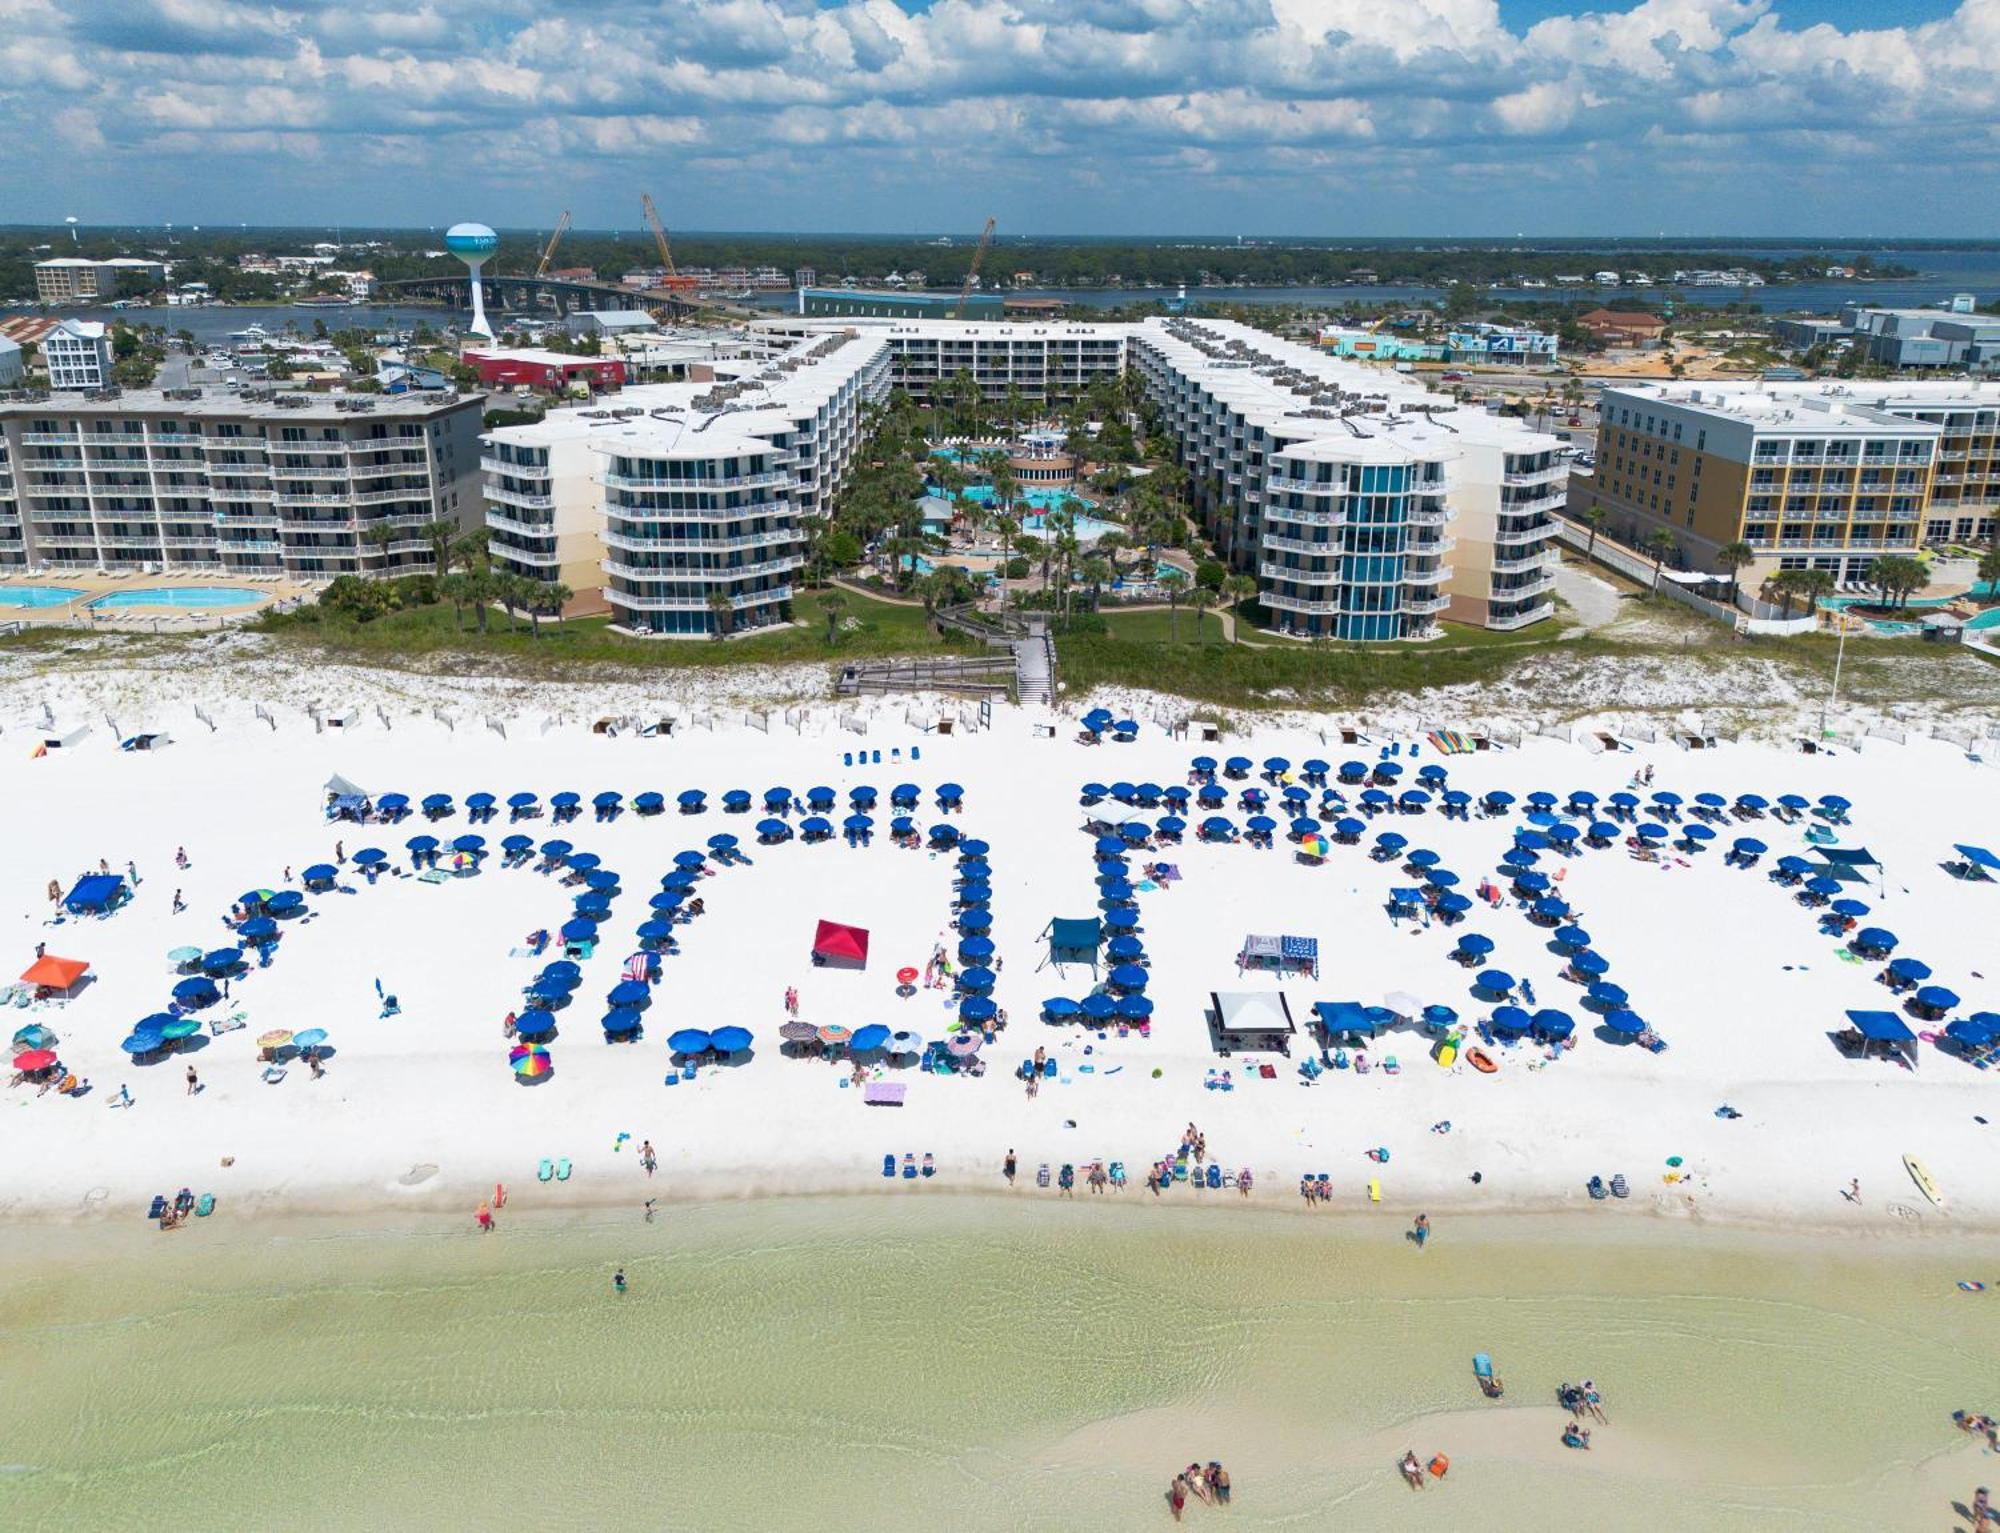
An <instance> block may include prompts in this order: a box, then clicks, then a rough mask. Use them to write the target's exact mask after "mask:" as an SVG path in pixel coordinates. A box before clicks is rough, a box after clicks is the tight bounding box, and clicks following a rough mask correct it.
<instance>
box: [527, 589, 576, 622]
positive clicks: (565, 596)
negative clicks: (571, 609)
mask: <svg viewBox="0 0 2000 1533" xmlns="http://www.w3.org/2000/svg"><path fill="white" fill-rule="evenodd" d="M540 589H541V593H542V600H541V604H540V606H539V608H531V609H529V610H531V611H539V612H540V613H548V614H553V615H554V617H555V620H556V627H558V628H560V627H562V626H563V609H564V608H565V607H567V606H568V605H569V604H570V603H571V602H573V601H575V600H576V592H574V591H572V590H571V589H570V588H569V587H568V586H566V585H564V584H563V583H562V582H561V581H560V580H552V581H550V582H548V584H546V585H543V586H541V587H540ZM535 631H536V632H537V633H540V632H541V629H540V627H539V626H538V627H537V628H536V630H535Z"/></svg>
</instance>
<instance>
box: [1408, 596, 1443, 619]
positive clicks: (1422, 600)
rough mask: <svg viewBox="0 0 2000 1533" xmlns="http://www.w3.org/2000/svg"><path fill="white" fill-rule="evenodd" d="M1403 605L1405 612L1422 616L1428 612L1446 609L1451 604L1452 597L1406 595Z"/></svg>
mask: <svg viewBox="0 0 2000 1533" xmlns="http://www.w3.org/2000/svg"><path fill="white" fill-rule="evenodd" d="M1402 605H1403V610H1404V611H1405V612H1407V613H1410V614H1411V615H1413V616H1417V617H1421V616H1423V615H1424V614H1426V613H1432V612H1442V611H1444V609H1445V608H1447V607H1449V606H1450V605H1451V598H1450V597H1449V596H1405V597H1404V598H1403V604H1402Z"/></svg>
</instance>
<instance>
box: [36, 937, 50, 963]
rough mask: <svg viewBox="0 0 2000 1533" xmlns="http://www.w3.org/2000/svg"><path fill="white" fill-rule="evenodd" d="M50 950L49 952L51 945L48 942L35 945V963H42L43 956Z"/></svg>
mask: <svg viewBox="0 0 2000 1533" xmlns="http://www.w3.org/2000/svg"><path fill="white" fill-rule="evenodd" d="M48 950H49V945H48V944H47V943H46V942H37V943H36V944H35V961H36V962H37V963H39V962H40V961H41V957H42V954H44V953H46V952H47V951H48Z"/></svg>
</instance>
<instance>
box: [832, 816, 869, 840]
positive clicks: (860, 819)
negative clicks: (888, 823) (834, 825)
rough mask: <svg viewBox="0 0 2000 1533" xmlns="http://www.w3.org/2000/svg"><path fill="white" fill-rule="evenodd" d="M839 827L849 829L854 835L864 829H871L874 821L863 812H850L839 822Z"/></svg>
mask: <svg viewBox="0 0 2000 1533" xmlns="http://www.w3.org/2000/svg"><path fill="white" fill-rule="evenodd" d="M840 828H841V829H842V830H845V831H850V832H852V833H853V834H855V835H860V834H862V833H863V832H864V831H870V830H873V829H874V828H875V822H874V820H872V819H870V818H869V817H868V816H867V815H865V814H850V815H849V816H848V817H847V818H846V819H844V820H842V821H841V822H840Z"/></svg>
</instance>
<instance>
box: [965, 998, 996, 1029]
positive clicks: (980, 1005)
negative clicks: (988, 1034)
mask: <svg viewBox="0 0 2000 1533" xmlns="http://www.w3.org/2000/svg"><path fill="white" fill-rule="evenodd" d="M999 1011H1000V1008H999V1007H998V1006H996V1005H995V1004H994V1003H993V997H992V996H990V995H969V996H967V997H966V998H965V999H964V1000H963V1001H961V1002H959V1006H958V1015H959V1020H960V1021H963V1022H991V1021H992V1020H993V1018H994V1017H995V1016H997V1015H998V1014H999Z"/></svg>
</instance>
